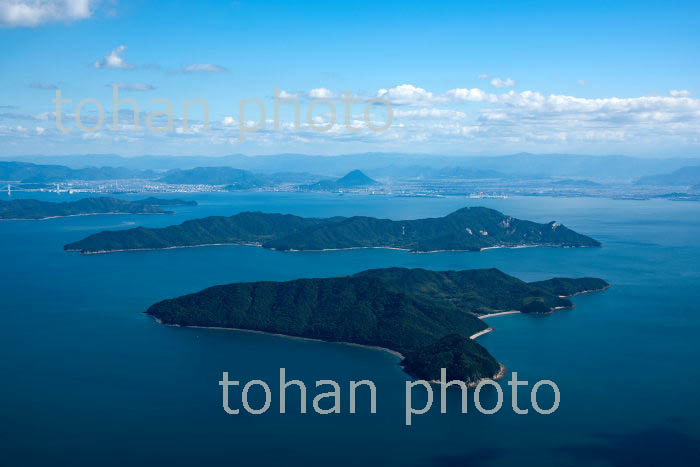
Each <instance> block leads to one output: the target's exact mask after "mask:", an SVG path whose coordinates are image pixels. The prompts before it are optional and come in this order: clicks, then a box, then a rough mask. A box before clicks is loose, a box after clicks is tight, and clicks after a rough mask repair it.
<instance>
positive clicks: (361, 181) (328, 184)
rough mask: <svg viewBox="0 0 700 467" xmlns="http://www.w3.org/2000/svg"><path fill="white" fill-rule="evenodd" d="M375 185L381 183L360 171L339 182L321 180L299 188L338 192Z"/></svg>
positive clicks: (346, 176)
mask: <svg viewBox="0 0 700 467" xmlns="http://www.w3.org/2000/svg"><path fill="white" fill-rule="evenodd" d="M374 185H379V182H377V181H376V180H372V179H371V178H369V177H368V176H367V175H365V174H364V173H362V171H360V170H353V171H352V172H349V173H347V174H346V175H344V176H343V177H341V178H339V179H337V180H320V181H318V182H316V183H312V184H310V185H301V186H300V187H299V188H300V189H302V190H311V191H338V190H342V189H348V188H361V187H368V186H374Z"/></svg>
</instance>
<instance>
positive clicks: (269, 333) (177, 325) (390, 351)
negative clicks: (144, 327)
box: [153, 317, 405, 360]
mask: <svg viewBox="0 0 700 467" xmlns="http://www.w3.org/2000/svg"><path fill="white" fill-rule="evenodd" d="M153 319H155V320H156V322H158V324H164V325H165V326H172V327H175V328H191V329H218V330H221V331H238V332H249V333H254V334H265V335H268V336H276V337H284V338H287V339H297V340H302V341H311V342H325V343H326V344H342V345H351V346H353V347H363V348H365V349H373V350H381V351H382V352H387V353H390V354H391V355H393V356H395V357H399V358H400V359H402V360H403V359H404V358H405V357H404V356H403V354H401V353H400V352H397V351H396V350H391V349H387V348H386V347H379V346H376V345H365V344H356V343H354V342H339V341H325V340H323V339H314V338H312V337H301V336H292V335H289V334H280V333H275V332H266V331H257V330H254V329H241V328H224V327H220V326H182V325H180V324H166V323H163V322H162V321H161V320H160V319H158V318H155V317H153Z"/></svg>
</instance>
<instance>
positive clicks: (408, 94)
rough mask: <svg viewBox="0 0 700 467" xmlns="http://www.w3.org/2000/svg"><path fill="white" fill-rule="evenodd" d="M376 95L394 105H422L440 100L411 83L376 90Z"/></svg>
mask: <svg viewBox="0 0 700 467" xmlns="http://www.w3.org/2000/svg"><path fill="white" fill-rule="evenodd" d="M377 97H381V98H384V99H387V100H388V101H389V102H391V103H392V104H395V105H424V104H429V103H434V102H436V101H439V100H440V97H439V96H437V95H436V94H433V93H432V92H429V91H426V90H425V89H423V88H419V87H417V86H414V85H412V84H400V85H398V86H394V87H393V88H389V89H380V90H379V91H377Z"/></svg>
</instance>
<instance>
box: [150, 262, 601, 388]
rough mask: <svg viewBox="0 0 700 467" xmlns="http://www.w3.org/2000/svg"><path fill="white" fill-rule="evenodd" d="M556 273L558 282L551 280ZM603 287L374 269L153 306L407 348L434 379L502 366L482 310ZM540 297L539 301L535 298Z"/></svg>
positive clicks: (226, 322)
mask: <svg viewBox="0 0 700 467" xmlns="http://www.w3.org/2000/svg"><path fill="white" fill-rule="evenodd" d="M554 281H556V283H553V282H554ZM562 283H565V284H566V285H565V286H564V287H565V292H566V293H567V294H568V295H573V294H577V293H583V292H590V291H594V290H602V289H605V288H607V287H608V284H607V283H606V282H605V281H603V280H601V279H595V278H584V279H556V280H550V281H540V282H534V283H529V284H528V283H526V282H523V281H521V280H519V279H517V278H515V277H512V276H509V275H507V274H504V273H503V272H501V271H499V270H497V269H478V270H466V271H429V270H425V269H406V268H388V269H374V270H368V271H364V272H360V273H358V274H355V275H352V276H345V277H333V278H324V279H298V280H293V281H288V282H269V281H268V282H245V283H235V284H228V285H221V286H216V287H210V288H208V289H205V290H202V291H201V292H197V293H194V294H189V295H185V296H182V297H179V298H175V299H170V300H164V301H161V302H159V303H156V304H155V305H153V306H151V307H150V308H149V309H148V310H147V312H146V313H148V314H149V315H151V316H153V317H155V318H157V319H158V320H159V321H160V322H162V323H165V324H172V325H180V326H213V327H225V328H236V329H247V330H255V331H262V332H268V333H275V334H283V335H287V336H296V337H305V338H312V339H321V340H325V341H334V342H348V343H355V344H362V345H372V346H379V347H383V348H386V349H390V350H393V351H396V352H399V353H401V354H403V355H404V356H405V357H406V358H405V360H404V361H403V365H404V368H405V369H406V371H408V372H409V373H410V374H412V375H414V376H417V377H419V378H423V379H427V380H436V379H439V378H440V369H441V368H445V369H446V371H447V378H448V379H449V380H452V379H458V380H462V381H466V382H470V383H476V382H477V381H479V380H480V379H482V378H493V377H497V376H499V374H500V373H501V367H500V365H499V364H498V362H497V361H496V360H495V359H494V358H493V357H492V356H491V355H490V354H489V352H488V351H487V350H486V349H485V348H484V347H482V346H481V345H479V344H478V343H477V342H475V341H474V340H473V339H471V337H472V336H474V335H476V334H477V333H479V332H482V331H484V330H486V328H487V326H486V324H485V323H484V322H483V321H482V320H480V319H479V318H477V317H476V316H475V315H479V314H485V313H491V312H498V311H505V310H519V311H522V312H535V313H537V312H541V313H549V312H551V311H553V310H555V309H558V308H570V307H572V306H573V304H572V303H571V301H569V300H568V299H566V298H563V297H560V296H559V295H558V294H559V292H560V291H561V289H560V288H561V287H562V285H561V284H562ZM533 304H537V306H533Z"/></svg>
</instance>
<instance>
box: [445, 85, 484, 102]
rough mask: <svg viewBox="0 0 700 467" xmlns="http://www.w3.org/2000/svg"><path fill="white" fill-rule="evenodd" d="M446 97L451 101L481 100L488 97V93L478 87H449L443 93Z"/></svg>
mask: <svg viewBox="0 0 700 467" xmlns="http://www.w3.org/2000/svg"><path fill="white" fill-rule="evenodd" d="M445 96H446V97H447V99H449V100H451V101H463V102H483V101H485V100H487V99H488V98H489V94H488V93H486V92H484V91H482V90H481V89H479V88H472V89H467V88H457V89H450V90H449V91H447V93H446V94H445Z"/></svg>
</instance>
